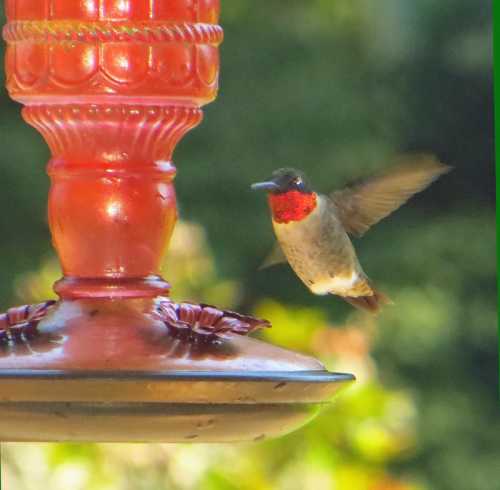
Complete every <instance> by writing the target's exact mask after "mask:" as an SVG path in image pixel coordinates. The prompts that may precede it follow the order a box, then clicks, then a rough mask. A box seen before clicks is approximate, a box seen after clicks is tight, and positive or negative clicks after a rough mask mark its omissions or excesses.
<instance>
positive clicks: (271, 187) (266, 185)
mask: <svg viewBox="0 0 500 490" xmlns="http://www.w3.org/2000/svg"><path fill="white" fill-rule="evenodd" d="M279 188H280V187H279V185H278V184H276V183H274V182H273V181H269V182H257V183H256V184H252V185H251V186H250V189H252V191H277V190H279Z"/></svg>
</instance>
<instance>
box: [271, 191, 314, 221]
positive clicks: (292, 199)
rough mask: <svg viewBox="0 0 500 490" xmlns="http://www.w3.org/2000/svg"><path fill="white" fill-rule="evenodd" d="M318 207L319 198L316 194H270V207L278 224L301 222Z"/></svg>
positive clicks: (298, 192) (289, 192) (296, 192)
mask: <svg viewBox="0 0 500 490" xmlns="http://www.w3.org/2000/svg"><path fill="white" fill-rule="evenodd" d="M316 205H317V196H316V194H315V193H314V192H309V193H304V192H300V191H297V190H292V191H288V192H283V193H281V194H269V206H270V207H271V212H272V214H273V219H274V221H276V222H277V223H290V221H301V220H303V219H304V218H305V217H307V216H309V215H310V214H311V213H312V212H313V211H314V209H316Z"/></svg>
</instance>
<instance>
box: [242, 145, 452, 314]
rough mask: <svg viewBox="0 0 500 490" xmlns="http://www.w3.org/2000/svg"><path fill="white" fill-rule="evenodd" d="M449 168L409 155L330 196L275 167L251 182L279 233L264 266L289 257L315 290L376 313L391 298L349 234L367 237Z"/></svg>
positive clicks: (299, 173) (425, 157)
mask: <svg viewBox="0 0 500 490" xmlns="http://www.w3.org/2000/svg"><path fill="white" fill-rule="evenodd" d="M450 170H451V167H450V166H448V165H445V164H443V163H441V162H439V161H438V160H437V159H436V158H435V157H433V156H431V155H413V156H406V157H402V158H401V161H400V162H399V163H398V164H396V165H394V166H393V167H391V168H390V169H388V170H387V171H385V172H383V173H381V174H378V175H375V176H372V177H370V178H367V179H364V180H359V181H357V182H354V183H352V184H350V185H347V186H346V187H344V188H343V189H341V190H337V191H334V192H332V193H330V194H328V195H325V194H320V193H318V192H316V191H314V190H313V188H312V187H311V185H310V183H309V181H308V179H307V177H306V175H305V174H304V172H302V171H300V170H296V169H294V168H280V169H278V170H276V171H274V172H273V174H272V176H271V178H270V179H268V180H266V181H265V182H259V183H256V184H253V185H252V186H251V189H253V190H264V191H267V193H268V201H269V208H270V211H271V218H272V224H273V228H274V233H275V235H276V238H277V247H276V248H275V250H274V252H273V253H271V255H270V256H269V257H268V258H267V259H266V261H265V262H264V264H263V266H262V267H267V266H270V265H274V264H275V263H278V262H285V261H288V263H289V264H290V266H291V267H292V269H293V271H294V272H295V274H296V275H297V276H298V277H299V279H300V280H301V281H302V282H303V283H304V284H305V285H306V286H307V288H309V290H310V291H311V292H312V293H313V294H317V295H327V294H332V295H337V296H340V297H341V298H343V299H344V300H345V301H347V302H348V303H350V304H351V305H353V306H354V307H356V308H358V309H361V310H366V311H369V312H372V313H377V312H378V311H379V310H380V307H381V306H382V305H384V304H388V303H392V302H391V300H390V299H389V298H388V297H387V296H386V295H385V294H384V293H382V292H380V291H378V290H377V289H376V288H375V287H374V286H373V284H372V282H371V281H370V279H369V278H368V276H367V275H366V274H365V272H364V271H363V269H362V267H361V265H360V263H359V260H358V257H357V255H356V251H355V249H354V246H353V244H352V241H351V238H350V237H361V236H363V235H364V234H365V233H366V231H368V229H369V228H370V227H371V226H373V225H374V224H375V223H378V222H379V221H380V220H381V219H383V218H385V217H386V216H388V215H389V214H391V213H392V212H393V211H395V210H396V209H398V208H399V207H400V206H402V205H403V204H404V203H405V202H406V201H408V199H410V197H412V196H413V195H414V194H416V193H417V192H420V191H422V190H424V189H425V188H426V187H427V186H429V185H430V184H431V183H432V182H434V181H435V180H436V179H437V178H438V177H439V176H441V175H442V174H445V173H447V172H449V171H450Z"/></svg>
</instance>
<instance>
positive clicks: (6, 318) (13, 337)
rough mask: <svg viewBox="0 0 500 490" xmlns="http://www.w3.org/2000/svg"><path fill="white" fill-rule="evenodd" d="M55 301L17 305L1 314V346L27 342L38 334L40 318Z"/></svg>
mask: <svg viewBox="0 0 500 490" xmlns="http://www.w3.org/2000/svg"><path fill="white" fill-rule="evenodd" d="M54 304H55V301H52V300H51V301H45V302H43V303H38V304H35V305H24V306H15V307H13V308H9V309H8V310H7V312H6V313H2V314H1V315H0V347H4V346H10V347H12V346H14V345H16V344H19V343H20V342H22V343H27V342H28V341H29V340H30V339H32V338H33V337H35V336H36V334H37V326H38V323H39V322H40V320H41V319H42V318H43V317H44V316H45V315H46V314H47V311H48V310H49V308H50V307H51V306H52V305H54Z"/></svg>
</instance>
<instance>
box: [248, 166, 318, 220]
mask: <svg viewBox="0 0 500 490" xmlns="http://www.w3.org/2000/svg"><path fill="white" fill-rule="evenodd" d="M252 190H255V191H259V190H263V191H267V192H268V194H269V206H270V208H271V213H272V216H273V220H274V221H275V222H277V223H290V222H296V221H302V220H303V219H304V218H306V217H307V216H309V215H310V214H311V213H312V212H313V211H314V210H315V209H316V206H317V196H316V193H315V192H313V190H312V189H311V187H310V186H309V183H308V182H307V180H306V177H305V175H304V173H303V172H301V171H300V170H295V169H294V168H280V169H278V170H275V171H274V172H273V174H272V175H271V178H270V179H268V180H266V181H264V182H258V183H257V184H253V185H252Z"/></svg>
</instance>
